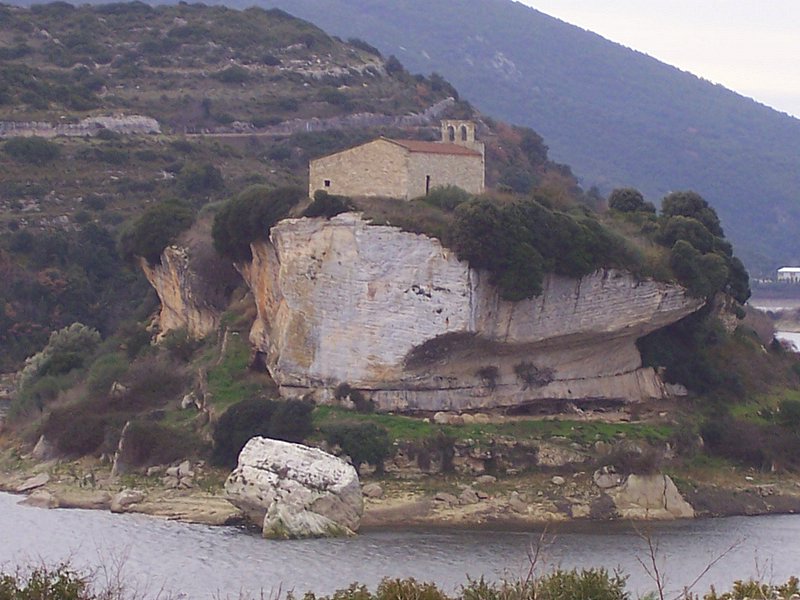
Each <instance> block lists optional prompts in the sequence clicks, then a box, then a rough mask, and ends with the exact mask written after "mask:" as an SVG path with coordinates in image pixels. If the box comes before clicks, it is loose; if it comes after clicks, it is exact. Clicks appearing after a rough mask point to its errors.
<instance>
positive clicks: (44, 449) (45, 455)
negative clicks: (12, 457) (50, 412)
mask: <svg viewBox="0 0 800 600" xmlns="http://www.w3.org/2000/svg"><path fill="white" fill-rule="evenodd" d="M31 456H32V457H33V458H34V459H36V460H50V459H51V458H54V457H55V456H56V449H55V447H54V446H53V444H51V443H50V442H48V441H47V439H46V438H45V437H44V436H43V435H42V436H39V441H37V442H36V445H35V446H34V447H33V452H31Z"/></svg>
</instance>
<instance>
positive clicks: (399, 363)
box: [240, 213, 702, 411]
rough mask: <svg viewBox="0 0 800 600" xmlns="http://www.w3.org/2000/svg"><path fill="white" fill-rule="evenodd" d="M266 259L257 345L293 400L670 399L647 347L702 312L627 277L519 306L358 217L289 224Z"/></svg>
mask: <svg viewBox="0 0 800 600" xmlns="http://www.w3.org/2000/svg"><path fill="white" fill-rule="evenodd" d="M252 250H253V261H252V263H249V264H246V265H242V266H240V272H241V273H242V275H243V276H244V278H245V280H246V281H247V282H248V285H249V286H250V288H251V290H252V291H253V294H254V297H255V299H256V304H257V308H258V318H257V320H256V323H255V324H254V326H253V329H252V331H251V341H252V342H253V344H254V345H255V347H256V348H257V349H258V350H259V351H261V352H262V353H263V354H264V355H265V357H266V363H267V367H268V368H269V370H270V372H271V373H272V375H273V377H274V378H275V380H276V382H277V383H278V384H279V385H280V386H281V388H282V389H283V391H284V392H286V393H288V394H293V395H294V394H299V393H309V392H310V393H313V394H314V395H315V396H316V398H317V400H319V401H326V400H330V399H331V397H332V394H333V390H334V388H335V387H336V386H337V385H338V384H340V383H343V382H346V383H348V384H350V385H351V386H352V387H353V388H357V389H360V390H362V391H363V392H364V393H365V394H366V395H368V396H369V397H371V398H372V399H373V400H374V401H375V403H376V405H377V407H378V408H379V409H380V410H405V411H414V410H419V411H422V410H424V411H431V410H469V409H477V408H491V407H502V406H514V405H521V404H525V403H527V402H533V401H541V400H582V399H598V400H604V399H607V400H621V401H639V400H643V399H647V398H658V397H662V396H664V394H665V390H664V386H663V383H662V382H661V381H660V379H659V377H658V376H657V374H656V373H655V372H654V371H653V370H652V369H650V368H642V366H641V357H640V356H639V352H638V350H637V348H636V345H635V342H636V340H637V339H638V338H639V337H641V336H643V335H646V334H647V333H650V332H651V331H654V330H656V329H659V328H661V327H664V326H665V325H668V324H670V323H672V322H675V321H677V320H679V319H681V318H683V317H684V316H686V315H688V314H690V313H692V312H694V311H695V310H697V309H698V308H699V307H700V306H701V305H702V301H701V300H698V299H696V298H691V297H689V296H687V294H686V292H685V290H684V289H683V288H681V287H680V286H677V285H671V284H667V283H661V282H655V281H652V280H642V281H640V280H637V279H636V278H634V277H633V276H632V275H630V274H629V273H626V272H622V271H615V270H601V271H598V272H596V273H594V274H592V275H589V276H587V277H584V278H583V279H580V280H576V279H569V278H566V277H560V276H555V275H550V276H548V277H547V279H546V280H545V282H544V291H543V293H542V295H541V296H539V297H536V298H533V299H530V300H525V301H522V302H516V303H512V302H506V301H503V300H502V299H500V297H499V294H498V292H497V290H496V289H495V288H494V287H493V286H491V285H490V284H489V282H488V276H487V274H485V273H482V272H479V271H476V270H473V269H470V268H469V266H468V265H467V264H466V263H464V262H462V261H459V260H458V259H457V258H456V256H455V254H454V253H453V252H452V251H450V250H449V249H447V248H444V247H442V245H441V244H440V243H439V242H438V240H435V239H432V238H429V237H426V236H423V235H416V234H411V233H406V232H403V231H401V230H399V229H397V228H394V227H388V226H373V225H369V224H368V223H367V222H365V221H364V220H363V219H361V217H360V216H359V215H358V214H354V213H346V214H342V215H338V216H337V217H334V218H333V219H330V220H324V219H287V220H285V221H282V222H280V223H278V224H277V225H276V226H275V227H273V228H272V232H271V236H270V240H269V242H262V243H256V244H254V245H253V246H252Z"/></svg>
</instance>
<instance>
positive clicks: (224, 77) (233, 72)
mask: <svg viewBox="0 0 800 600" xmlns="http://www.w3.org/2000/svg"><path fill="white" fill-rule="evenodd" d="M211 76H212V77H213V78H214V79H217V80H219V81H221V82H222V83H246V82H248V81H250V71H248V70H247V69H245V68H244V67H240V66H238V65H232V66H230V67H227V68H225V69H222V70H221V71H217V72H216V73H214V74H213V75H211Z"/></svg>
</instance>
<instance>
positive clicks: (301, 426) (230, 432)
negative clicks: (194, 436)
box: [212, 398, 313, 468]
mask: <svg viewBox="0 0 800 600" xmlns="http://www.w3.org/2000/svg"><path fill="white" fill-rule="evenodd" d="M312 410H313V405H312V404H311V403H310V402H304V401H300V400H288V401H279V400H264V399H262V398H253V399H250V400H243V401H242V402H238V403H236V404H234V405H232V406H231V407H230V408H228V410H226V411H225V412H224V413H222V416H220V418H219V421H217V424H216V425H215V427H214V433H213V442H214V451H213V455H212V460H213V461H214V463H215V464H217V465H220V466H225V467H231V468H232V467H235V466H236V461H237V460H238V458H239V453H240V452H241V451H242V448H244V446H245V444H246V443H247V442H248V441H249V440H250V439H251V438H254V437H256V436H262V437H268V438H273V439H278V440H284V441H287V442H301V441H303V440H304V439H305V438H306V437H307V436H308V435H310V433H311V431H312V424H311V412H312Z"/></svg>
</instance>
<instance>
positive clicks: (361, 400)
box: [333, 383, 375, 414]
mask: <svg viewBox="0 0 800 600" xmlns="http://www.w3.org/2000/svg"><path fill="white" fill-rule="evenodd" d="M333 396H334V398H336V399H337V400H339V401H342V400H349V401H350V402H352V403H353V407H354V408H355V409H356V412H359V413H362V414H369V413H373V412H375V403H374V402H373V401H372V400H370V399H367V398H365V397H364V394H362V393H361V390H357V389H354V388H352V387H350V384H348V383H340V384H339V385H337V386H336V389H335V390H334V392H333Z"/></svg>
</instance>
